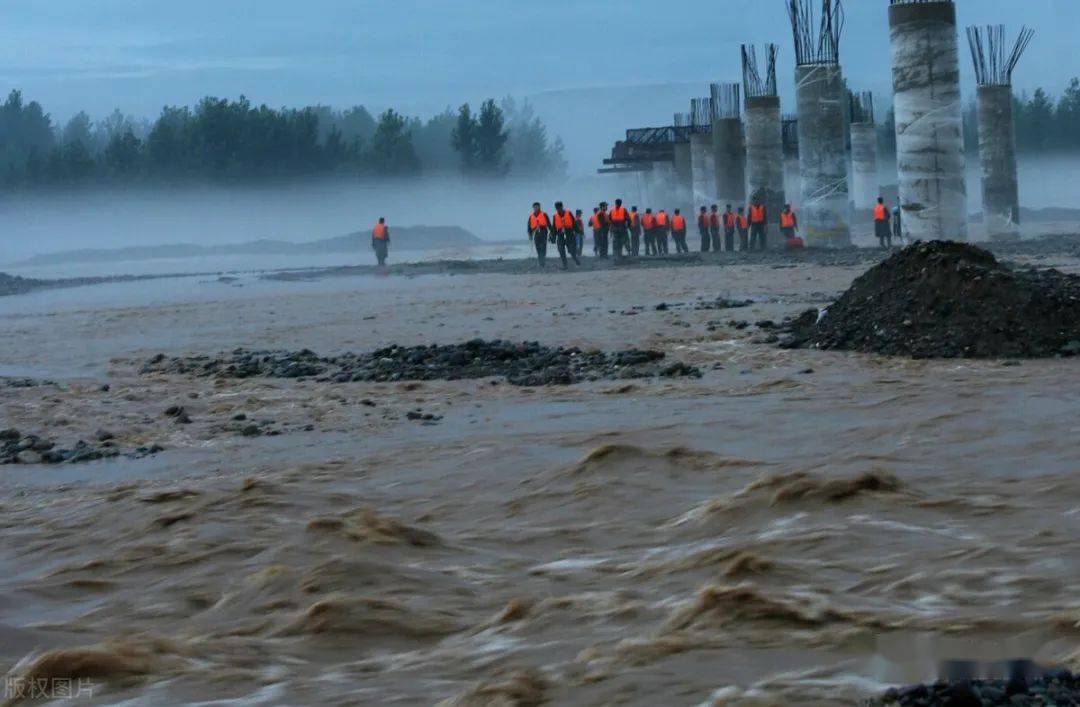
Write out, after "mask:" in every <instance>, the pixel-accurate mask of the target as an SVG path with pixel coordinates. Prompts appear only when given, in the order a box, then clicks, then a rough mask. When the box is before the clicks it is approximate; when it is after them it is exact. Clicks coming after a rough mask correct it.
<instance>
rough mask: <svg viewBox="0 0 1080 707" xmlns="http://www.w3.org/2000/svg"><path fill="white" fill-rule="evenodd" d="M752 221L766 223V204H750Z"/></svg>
mask: <svg viewBox="0 0 1080 707" xmlns="http://www.w3.org/2000/svg"><path fill="white" fill-rule="evenodd" d="M750 223H765V205H764V204H761V205H760V206H754V205H753V204H751V205H750Z"/></svg>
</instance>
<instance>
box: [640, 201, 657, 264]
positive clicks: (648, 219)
mask: <svg viewBox="0 0 1080 707" xmlns="http://www.w3.org/2000/svg"><path fill="white" fill-rule="evenodd" d="M641 230H642V231H643V233H644V236H645V255H656V253H657V250H656V216H654V215H653V212H652V209H645V214H644V215H643V216H642V217H641Z"/></svg>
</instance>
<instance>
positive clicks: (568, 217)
mask: <svg viewBox="0 0 1080 707" xmlns="http://www.w3.org/2000/svg"><path fill="white" fill-rule="evenodd" d="M553 219H554V221H555V229H556V230H559V231H561V230H563V229H568V230H569V229H571V228H573V227H574V215H573V214H572V213H570V212H569V211H563V212H562V213H561V214H560V213H559V212H558V211H556V212H555V216H554V217H553Z"/></svg>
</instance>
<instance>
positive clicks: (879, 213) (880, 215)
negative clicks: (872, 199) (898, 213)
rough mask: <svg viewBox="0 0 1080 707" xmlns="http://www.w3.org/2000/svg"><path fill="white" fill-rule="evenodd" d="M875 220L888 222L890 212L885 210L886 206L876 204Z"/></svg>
mask: <svg viewBox="0 0 1080 707" xmlns="http://www.w3.org/2000/svg"><path fill="white" fill-rule="evenodd" d="M874 220H875V221H888V220H889V211H888V209H886V208H885V204H876V205H875V206H874Z"/></svg>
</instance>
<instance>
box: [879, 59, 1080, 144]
mask: <svg viewBox="0 0 1080 707" xmlns="http://www.w3.org/2000/svg"><path fill="white" fill-rule="evenodd" d="M1013 118H1014V120H1015V122H1016V149H1017V151H1018V152H1021V153H1024V154H1038V153H1043V152H1050V151H1053V152H1080V78H1074V79H1072V80H1071V81H1069V85H1068V86H1066V87H1065V90H1064V91H1063V92H1062V94H1061V95H1060V96H1058V97H1057V98H1055V97H1054V96H1053V95H1051V94H1050V93H1049V92H1047V91H1046V90H1045V89H1042V88H1037V89H1035V91H1034V92H1033V93H1030V94H1028V93H1027V92H1023V93H1020V94H1014V95H1013ZM878 143H879V145H880V146H881V147H882V149H883V150H884V152H885V154H887V155H895V154H896V115H895V113H894V112H893V109H892V108H889V110H888V112H887V113H886V115H885V120H884V121H883V122H882V123H881V124H880V125H879V127H878ZM964 144H965V146H966V148H967V151H968V152H969V153H972V154H974V153H976V152H977V151H978V149H979V118H978V109H977V106H976V102H975V99H974V97H973V98H972V99H971V100H969V101H968V102H967V103H965V105H964Z"/></svg>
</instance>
